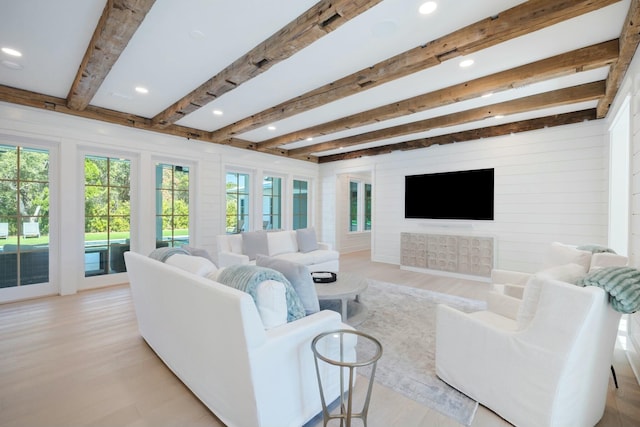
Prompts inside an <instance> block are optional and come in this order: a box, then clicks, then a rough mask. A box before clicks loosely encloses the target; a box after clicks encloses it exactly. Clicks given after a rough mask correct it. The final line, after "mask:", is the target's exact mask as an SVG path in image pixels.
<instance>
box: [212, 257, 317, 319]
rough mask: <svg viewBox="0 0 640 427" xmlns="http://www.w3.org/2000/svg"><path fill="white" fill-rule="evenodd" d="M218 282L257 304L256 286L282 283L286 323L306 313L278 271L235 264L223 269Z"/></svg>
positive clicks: (296, 295) (295, 294)
mask: <svg viewBox="0 0 640 427" xmlns="http://www.w3.org/2000/svg"><path fill="white" fill-rule="evenodd" d="M216 280H217V281H218V282H220V283H222V284H224V285H227V286H230V287H232V288H236V289H238V290H240V291H243V292H246V293H248V294H249V295H251V298H253V301H254V302H255V303H256V304H257V303H258V300H257V297H256V290H257V287H258V285H259V284H260V283H261V282H264V281H265V280H275V281H278V282H282V283H283V284H284V288H285V295H286V299H287V322H292V321H294V320H298V319H301V318H303V317H304V316H305V314H306V312H305V310H304V306H303V305H302V300H300V297H299V296H298V294H297V293H296V290H295V289H294V288H293V286H292V285H291V283H290V282H289V281H288V280H287V279H286V278H285V277H284V275H283V274H282V273H280V272H279V271H276V270H273V269H271V268H266V267H258V266H255V265H247V264H236V265H231V266H229V267H225V268H224V269H223V270H222V271H221V272H220V274H218V277H217V279H216Z"/></svg>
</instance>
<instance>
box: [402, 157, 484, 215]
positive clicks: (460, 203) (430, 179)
mask: <svg viewBox="0 0 640 427" xmlns="http://www.w3.org/2000/svg"><path fill="white" fill-rule="evenodd" d="M493 178H494V171H493V169H476V170H465V171H456V172H442V173H430V174H424V175H407V176H405V182H404V216H405V218H425V219H427V218H428V219H461V220H484V221H491V220H493V196H494V186H493V184H494V179H493Z"/></svg>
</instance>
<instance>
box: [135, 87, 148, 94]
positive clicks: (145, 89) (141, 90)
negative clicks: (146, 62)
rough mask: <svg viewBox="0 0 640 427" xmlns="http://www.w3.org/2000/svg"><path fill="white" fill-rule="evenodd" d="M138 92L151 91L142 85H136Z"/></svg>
mask: <svg viewBox="0 0 640 427" xmlns="http://www.w3.org/2000/svg"><path fill="white" fill-rule="evenodd" d="M136 92H138V93H144V94H146V93H149V89H147V88H146V87H142V86H136Z"/></svg>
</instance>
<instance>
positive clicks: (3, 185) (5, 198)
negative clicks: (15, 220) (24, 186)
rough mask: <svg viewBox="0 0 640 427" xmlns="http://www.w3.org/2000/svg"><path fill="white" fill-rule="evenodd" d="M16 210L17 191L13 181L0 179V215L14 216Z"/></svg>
mask: <svg viewBox="0 0 640 427" xmlns="http://www.w3.org/2000/svg"><path fill="white" fill-rule="evenodd" d="M17 212H18V192H17V191H16V186H15V183H14V182H13V181H0V215H11V216H15V215H16V214H17Z"/></svg>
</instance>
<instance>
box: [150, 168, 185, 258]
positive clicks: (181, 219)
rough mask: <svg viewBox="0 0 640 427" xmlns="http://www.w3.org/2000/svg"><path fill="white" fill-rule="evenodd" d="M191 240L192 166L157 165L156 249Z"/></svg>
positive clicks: (178, 244)
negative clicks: (190, 198) (190, 168)
mask: <svg viewBox="0 0 640 427" xmlns="http://www.w3.org/2000/svg"><path fill="white" fill-rule="evenodd" d="M188 243H189V168H188V167H185V166H175V165H167V164H157V165H156V248H159V247H162V246H183V245H186V244H188Z"/></svg>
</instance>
